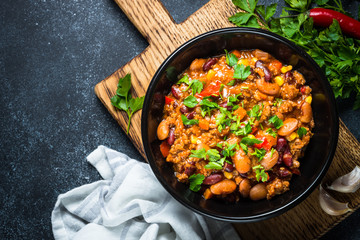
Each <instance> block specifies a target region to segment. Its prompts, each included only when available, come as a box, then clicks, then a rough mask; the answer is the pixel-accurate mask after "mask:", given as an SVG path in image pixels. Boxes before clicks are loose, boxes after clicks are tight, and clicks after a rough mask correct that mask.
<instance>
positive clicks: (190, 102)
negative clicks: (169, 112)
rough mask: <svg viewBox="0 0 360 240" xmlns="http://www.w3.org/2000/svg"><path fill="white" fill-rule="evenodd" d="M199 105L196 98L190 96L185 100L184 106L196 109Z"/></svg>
mask: <svg viewBox="0 0 360 240" xmlns="http://www.w3.org/2000/svg"><path fill="white" fill-rule="evenodd" d="M197 104H198V101H197V99H196V97H194V96H192V95H190V96H188V97H187V98H185V99H184V105H185V106H187V107H189V108H194V107H195V106H196V105H197Z"/></svg>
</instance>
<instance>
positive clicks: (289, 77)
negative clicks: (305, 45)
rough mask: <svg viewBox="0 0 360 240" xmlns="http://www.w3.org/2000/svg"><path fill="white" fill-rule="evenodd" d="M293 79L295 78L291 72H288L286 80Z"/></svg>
mask: <svg viewBox="0 0 360 240" xmlns="http://www.w3.org/2000/svg"><path fill="white" fill-rule="evenodd" d="M292 77H293V74H292V72H291V71H287V72H286V73H285V78H286V79H291V78H292Z"/></svg>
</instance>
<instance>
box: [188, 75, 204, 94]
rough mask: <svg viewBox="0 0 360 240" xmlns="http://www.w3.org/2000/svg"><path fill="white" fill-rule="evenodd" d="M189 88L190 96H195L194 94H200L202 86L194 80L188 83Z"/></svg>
mask: <svg viewBox="0 0 360 240" xmlns="http://www.w3.org/2000/svg"><path fill="white" fill-rule="evenodd" d="M190 88H191V89H192V94H193V95H195V94H196V93H201V91H202V90H203V88H204V84H203V83H202V82H201V81H199V80H196V79H194V80H192V81H191V82H190Z"/></svg>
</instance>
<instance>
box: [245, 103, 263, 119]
mask: <svg viewBox="0 0 360 240" xmlns="http://www.w3.org/2000/svg"><path fill="white" fill-rule="evenodd" d="M261 113H262V111H260V106H259V105H255V106H254V107H253V108H252V109H251V110H250V111H248V112H247V114H248V115H249V117H251V118H257V119H259V118H260V116H261Z"/></svg>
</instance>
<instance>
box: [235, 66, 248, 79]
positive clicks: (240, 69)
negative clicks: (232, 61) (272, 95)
mask: <svg viewBox="0 0 360 240" xmlns="http://www.w3.org/2000/svg"><path fill="white" fill-rule="evenodd" d="M250 74H251V70H250V66H246V67H245V66H244V65H243V64H240V65H239V64H236V65H235V67H234V76H233V78H237V79H241V80H245V79H246V78H247V77H248V76H249V75H250Z"/></svg>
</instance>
